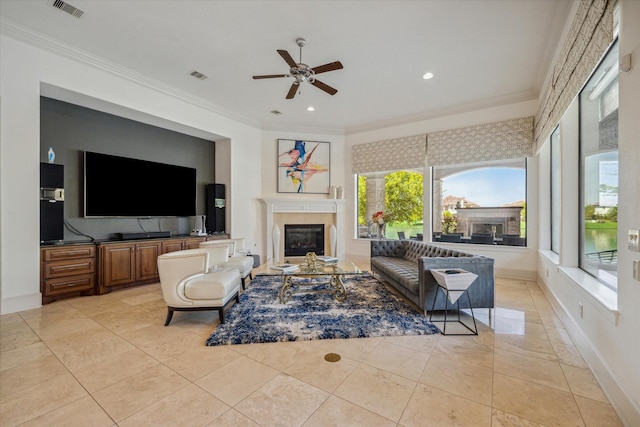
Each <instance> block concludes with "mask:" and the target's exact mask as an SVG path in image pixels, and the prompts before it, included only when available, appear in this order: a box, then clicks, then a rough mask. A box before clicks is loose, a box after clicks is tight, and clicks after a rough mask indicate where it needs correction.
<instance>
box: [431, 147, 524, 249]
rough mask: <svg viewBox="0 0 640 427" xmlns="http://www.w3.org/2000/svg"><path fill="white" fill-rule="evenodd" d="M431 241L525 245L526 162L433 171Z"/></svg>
mask: <svg viewBox="0 0 640 427" xmlns="http://www.w3.org/2000/svg"><path fill="white" fill-rule="evenodd" d="M432 184H433V240H434V241H441V242H455V243H478V244H492V245H493V244H498V245H507V246H526V236H527V234H526V233H527V222H526V193H527V170H526V159H515V160H501V161H492V162H487V163H477V164H472V165H462V166H460V165H459V166H446V167H445V166H436V167H434V168H433V183H432Z"/></svg>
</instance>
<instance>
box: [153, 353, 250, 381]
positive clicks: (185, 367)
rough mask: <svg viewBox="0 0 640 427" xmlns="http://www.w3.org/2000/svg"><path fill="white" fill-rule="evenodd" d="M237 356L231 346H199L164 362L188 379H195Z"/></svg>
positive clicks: (238, 355)
mask: <svg viewBox="0 0 640 427" xmlns="http://www.w3.org/2000/svg"><path fill="white" fill-rule="evenodd" d="M239 357H240V354H239V353H236V352H235V351H233V350H231V346H214V347H207V346H200V347H197V348H194V349H192V350H188V351H185V352H184V353H182V354H180V355H179V356H177V357H174V358H172V359H169V360H166V361H165V362H164V364H165V365H166V366H168V367H170V368H171V369H173V370H174V371H176V372H177V373H179V374H180V375H182V376H183V377H185V378H186V379H188V380H189V381H195V380H197V379H198V378H202V377H204V376H205V375H207V374H209V373H211V372H213V371H215V370H216V369H220V368H222V367H223V366H225V365H226V364H227V363H229V362H231V361H233V360H235V359H237V358H239Z"/></svg>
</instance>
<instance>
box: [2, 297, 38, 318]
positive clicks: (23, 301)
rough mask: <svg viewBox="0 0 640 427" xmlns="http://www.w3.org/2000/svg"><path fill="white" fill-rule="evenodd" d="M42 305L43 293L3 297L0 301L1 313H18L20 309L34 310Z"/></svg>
mask: <svg viewBox="0 0 640 427" xmlns="http://www.w3.org/2000/svg"><path fill="white" fill-rule="evenodd" d="M40 307H42V294H41V293H40V292H37V293H35V294H31V295H22V296H19V297H10V298H3V299H2V301H1V302H0V314H10V313H17V312H18V311H25V310H33V309H34V308H40Z"/></svg>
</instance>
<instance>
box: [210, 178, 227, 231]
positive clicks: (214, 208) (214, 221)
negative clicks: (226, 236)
mask: <svg viewBox="0 0 640 427" xmlns="http://www.w3.org/2000/svg"><path fill="white" fill-rule="evenodd" d="M206 199H207V201H206V203H207V209H206V215H207V232H208V233H224V232H225V227H226V226H225V206H226V200H225V189H224V184H209V185H207V197H206Z"/></svg>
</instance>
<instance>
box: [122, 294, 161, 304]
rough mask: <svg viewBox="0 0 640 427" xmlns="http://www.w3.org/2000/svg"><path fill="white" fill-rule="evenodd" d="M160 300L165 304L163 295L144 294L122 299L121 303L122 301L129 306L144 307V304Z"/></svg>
mask: <svg viewBox="0 0 640 427" xmlns="http://www.w3.org/2000/svg"><path fill="white" fill-rule="evenodd" d="M158 300H162V301H163V302H164V298H163V297H162V295H158V294H153V293H144V294H138V295H132V296H130V297H126V298H121V299H120V301H122V302H123V303H125V304H129V305H142V304H146V303H148V302H152V301H158ZM164 305H165V307H166V304H164Z"/></svg>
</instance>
